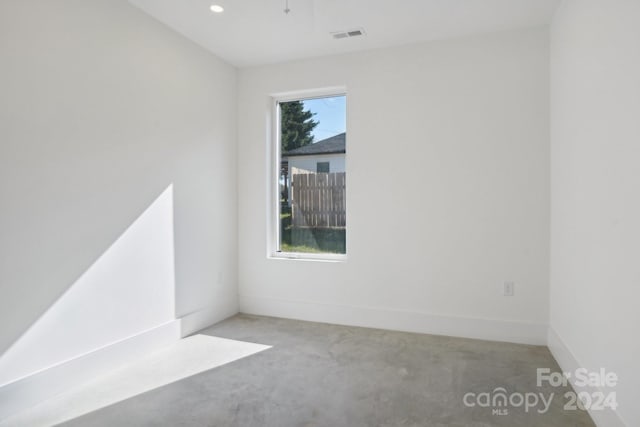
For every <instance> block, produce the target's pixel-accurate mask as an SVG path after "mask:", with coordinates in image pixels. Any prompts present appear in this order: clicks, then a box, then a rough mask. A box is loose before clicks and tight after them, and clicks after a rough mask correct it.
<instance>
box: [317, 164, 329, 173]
mask: <svg viewBox="0 0 640 427" xmlns="http://www.w3.org/2000/svg"><path fill="white" fill-rule="evenodd" d="M329 164H330V162H318V163H316V171H317V172H318V173H329V172H330V168H329Z"/></svg>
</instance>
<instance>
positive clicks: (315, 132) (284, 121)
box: [271, 92, 347, 259]
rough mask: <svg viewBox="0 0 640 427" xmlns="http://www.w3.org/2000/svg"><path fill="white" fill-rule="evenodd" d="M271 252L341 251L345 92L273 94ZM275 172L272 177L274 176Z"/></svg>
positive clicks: (319, 254)
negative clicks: (298, 94)
mask: <svg viewBox="0 0 640 427" xmlns="http://www.w3.org/2000/svg"><path fill="white" fill-rule="evenodd" d="M274 105H275V119H276V120H275V122H276V123H275V127H274V129H275V132H274V138H273V143H274V147H273V148H274V150H273V152H274V153H275V159H276V162H275V163H276V165H274V166H275V170H276V171H278V172H277V173H276V174H274V188H275V190H274V191H273V193H274V194H273V200H274V210H273V212H274V214H275V220H274V221H273V223H272V227H273V230H272V236H273V239H272V249H271V254H272V255H274V256H276V257H283V258H312V259H341V258H344V256H345V255H346V233H347V227H346V218H347V213H346V173H347V172H346V154H347V150H346V142H347V141H346V140H347V135H346V95H344V94H343V93H339V94H336V93H335V92H334V93H328V94H314V96H307V97H305V96H300V97H291V96H287V97H284V98H275V103H274ZM276 175H277V176H276Z"/></svg>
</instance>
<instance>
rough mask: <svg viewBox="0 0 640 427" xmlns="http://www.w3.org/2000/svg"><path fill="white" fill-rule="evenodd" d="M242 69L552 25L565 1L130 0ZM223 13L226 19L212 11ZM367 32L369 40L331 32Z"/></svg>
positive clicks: (365, 37)
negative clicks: (218, 9) (214, 7)
mask: <svg viewBox="0 0 640 427" xmlns="http://www.w3.org/2000/svg"><path fill="white" fill-rule="evenodd" d="M129 1H130V2H131V3H133V4H134V5H136V6H138V7H140V8H141V9H142V10H144V11H145V12H147V13H149V14H150V15H152V16H154V17H155V18H156V19H158V20H160V21H161V22H164V23H165V24H167V25H168V26H170V27H172V28H173V29H175V30H176V31H178V32H179V33H181V34H183V35H184V36H186V37H188V38H190V39H192V40H193V41H195V42H197V43H199V44H200V45H202V46H204V47H205V48H207V49H209V50H210V51H211V52H213V53H215V54H216V55H218V56H219V57H221V58H223V59H225V60H226V61H228V62H230V63H231V64H233V65H236V66H238V67H246V66H253V65H259V64H265V63H274V62H282V61H287V60H292V59H299V58H308V57H315V56H322V55H328V54H334V53H344V52H353V51H359V50H366V49H373V48H379V47H387V46H394V45H401V44H407V43H413V42H418V41H427V40H438V39H445V38H451V37H460V36H466V35H470V34H481V33H490V32H498V31H505V30H512V29H517V28H527V27H534V26H540V25H545V24H548V23H549V21H550V19H551V16H552V15H553V12H554V10H555V9H556V7H557V6H558V3H559V2H560V0H289V7H290V9H291V12H290V13H289V14H288V15H286V14H285V13H284V7H285V0H129ZM212 4H219V5H222V6H223V7H224V8H225V12H224V13H222V14H215V13H212V12H211V11H210V10H209V6H211V5H212ZM357 27H362V28H364V30H365V32H366V36H364V37H356V38H348V39H342V40H335V39H333V37H332V36H331V35H330V33H331V32H336V31H341V30H349V29H352V28H357Z"/></svg>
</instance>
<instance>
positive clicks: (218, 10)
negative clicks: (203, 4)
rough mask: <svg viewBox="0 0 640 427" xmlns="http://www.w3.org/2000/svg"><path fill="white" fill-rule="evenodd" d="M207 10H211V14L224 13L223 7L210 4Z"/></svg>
mask: <svg viewBox="0 0 640 427" xmlns="http://www.w3.org/2000/svg"><path fill="white" fill-rule="evenodd" d="M209 9H211V12H214V13H222V12H224V7H222V6H220V5H219V4H212V5H211V7H210V8H209Z"/></svg>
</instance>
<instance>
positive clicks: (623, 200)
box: [550, 0, 640, 426]
mask: <svg viewBox="0 0 640 427" xmlns="http://www.w3.org/2000/svg"><path fill="white" fill-rule="evenodd" d="M639 118H640V2H637V1H635V0H614V1H606V2H603V1H601V0H569V1H565V2H564V3H563V4H562V6H561V7H560V9H559V10H558V12H557V13H556V16H555V18H554V21H553V26H552V30H551V122H552V126H551V140H552V143H551V146H552V151H551V163H552V168H551V177H552V178H551V189H552V190H551V193H552V201H551V212H552V214H551V231H552V232H551V336H550V346H551V348H552V350H553V351H554V355H556V358H557V359H558V360H559V361H560V364H561V366H562V367H563V368H564V369H566V370H572V369H575V368H576V367H585V368H587V369H589V370H598V369H599V368H605V369H606V370H607V371H612V372H615V373H617V375H618V377H619V379H620V380H619V384H618V385H617V387H616V388H615V389H614V390H613V391H616V392H617V396H618V402H619V404H620V407H619V408H618V414H619V416H620V419H622V420H623V421H624V422H625V423H626V425H628V426H635V425H640V406H638V404H637V397H638V390H639V389H640V370H639V369H638V366H637V356H638V355H639V354H640V340H639V339H638V326H639V325H640V310H639V309H638V302H639V301H640V262H639V254H640V223H639V222H638V218H640V197H639V195H640V192H639V188H640V187H639V184H640V167H639V165H640V120H639ZM609 391H610V390H609ZM592 415H593V416H594V417H595V418H596V420H600V422H599V424H600V425H603V426H604V425H617V424H615V419H614V418H615V417H613V418H612V417H610V416H608V415H607V414H602V413H597V412H594V413H592ZM609 415H610V414H609Z"/></svg>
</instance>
